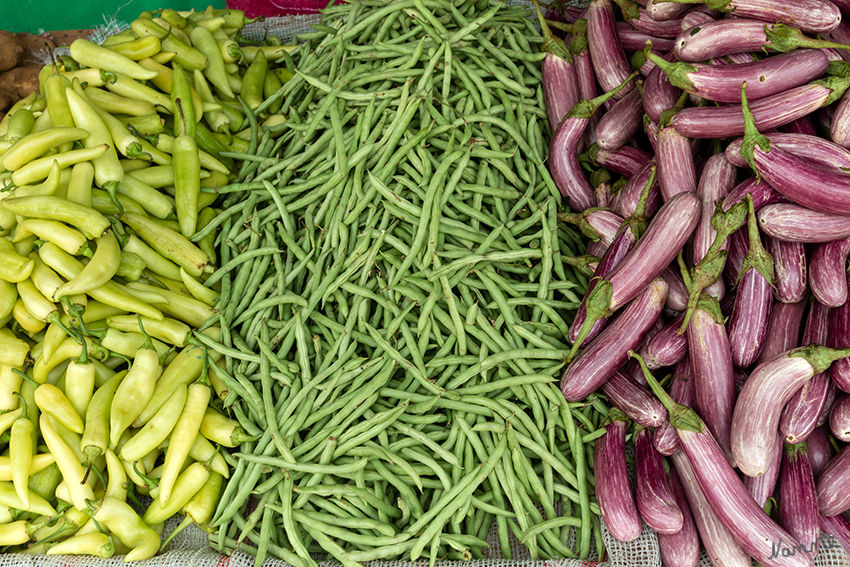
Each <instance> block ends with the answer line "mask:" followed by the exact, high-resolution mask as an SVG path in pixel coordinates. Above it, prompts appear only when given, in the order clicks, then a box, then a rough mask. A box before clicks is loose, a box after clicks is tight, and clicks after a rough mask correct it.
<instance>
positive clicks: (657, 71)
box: [643, 51, 682, 123]
mask: <svg viewBox="0 0 850 567" xmlns="http://www.w3.org/2000/svg"><path fill="white" fill-rule="evenodd" d="M661 58H662V59H664V60H665V61H675V60H676V54H675V53H674V52H673V51H668V52H667V53H666V54H665V55H662V56H661ZM681 95H682V91H681V90H680V89H678V88H677V87H675V86H673V85H672V84H670V79H668V78H667V74H666V73H665V72H664V70H663V69H662V68H661V67H658V66H657V65H656V66H655V67H654V68H653V69H652V70H651V71H650V72H649V74H647V75H646V81H644V83H643V107H644V109H645V110H646V115H647V116H648V117H649V119H650V120H652V121H653V122H655V123H658V122H659V121H660V120H661V114H662V113H663V112H664V111H665V110H668V109H670V108H672V107H673V106H675V105H676V102H677V101H678V100H679V97H680V96H681Z"/></svg>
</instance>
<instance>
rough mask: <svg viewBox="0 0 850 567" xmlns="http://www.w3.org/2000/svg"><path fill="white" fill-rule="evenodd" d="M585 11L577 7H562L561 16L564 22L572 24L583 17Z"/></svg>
mask: <svg viewBox="0 0 850 567" xmlns="http://www.w3.org/2000/svg"><path fill="white" fill-rule="evenodd" d="M585 11H586V9H585V8H580V7H578V6H562V7H561V14H562V15H563V16H564V21H566V22H567V23H570V24H573V23H575V22H576V21H578V20H579V19H581V18H583V17H584V14H585Z"/></svg>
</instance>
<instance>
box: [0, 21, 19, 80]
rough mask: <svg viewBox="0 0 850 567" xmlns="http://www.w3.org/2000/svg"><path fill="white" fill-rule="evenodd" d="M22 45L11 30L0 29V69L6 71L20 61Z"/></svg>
mask: <svg viewBox="0 0 850 567" xmlns="http://www.w3.org/2000/svg"><path fill="white" fill-rule="evenodd" d="M23 55H24V46H23V44H22V43H21V41H20V39H18V36H16V35H15V34H13V33H12V32H8V31H5V30H0V71H6V70H8V69H11V68H13V67H14V66H15V65H17V64H18V63H20V61H21V57H23Z"/></svg>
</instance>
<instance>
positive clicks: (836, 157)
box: [726, 121, 850, 171]
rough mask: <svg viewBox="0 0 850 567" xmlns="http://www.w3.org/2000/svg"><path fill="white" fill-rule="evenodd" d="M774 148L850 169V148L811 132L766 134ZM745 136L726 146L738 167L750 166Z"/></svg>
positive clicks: (829, 165) (821, 162) (835, 166)
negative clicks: (745, 155) (744, 148)
mask: <svg viewBox="0 0 850 567" xmlns="http://www.w3.org/2000/svg"><path fill="white" fill-rule="evenodd" d="M795 122H796V121H795ZM765 137H766V138H767V140H768V141H769V142H770V146H771V147H773V148H779V149H781V150H783V151H786V152H788V153H789V154H792V155H795V156H797V157H799V158H802V159H806V160H808V161H810V162H811V163H813V164H815V165H819V166H821V167H825V168H827V169H835V170H838V171H849V170H850V150H848V149H847V148H844V147H842V146H839V145H838V144H836V143H835V142H831V141H830V140H827V139H826V138H821V137H819V136H817V135H811V134H797V133H780V132H774V133H771V134H765ZM742 142H743V138H738V139H737V140H734V141H733V142H732V143H730V144H729V145H728V146H726V159H728V160H729V161H730V162H731V163H732V164H734V165H736V166H737V167H749V164H748V163H747V160H745V159H744V158H743V156H741V144H742Z"/></svg>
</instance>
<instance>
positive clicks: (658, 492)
mask: <svg viewBox="0 0 850 567" xmlns="http://www.w3.org/2000/svg"><path fill="white" fill-rule="evenodd" d="M634 444H635V502H636V503H637V509H638V512H639V513H640V517H641V519H643V521H644V522H645V523H646V525H647V526H649V527H650V528H652V529H653V530H655V531H656V532H658V533H664V534H674V533H677V532H679V531H680V530H681V529H682V526H683V525H684V517H683V515H682V511H681V510H680V509H679V506H678V505H677V504H676V497H675V496H674V495H673V487H672V486H671V485H670V479H669V478H668V477H667V474H666V473H665V472H664V461H663V460H662V457H661V455H660V454H659V453H658V451H656V450H655V447H653V446H652V434H651V433H650V432H649V430H648V429H646V428H645V427H638V428H637V430H636V431H635V433H634Z"/></svg>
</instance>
